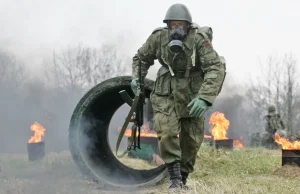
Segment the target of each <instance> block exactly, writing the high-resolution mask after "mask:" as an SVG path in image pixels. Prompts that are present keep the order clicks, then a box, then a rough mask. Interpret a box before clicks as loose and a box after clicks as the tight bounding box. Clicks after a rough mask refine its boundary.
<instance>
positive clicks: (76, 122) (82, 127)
mask: <svg viewBox="0 0 300 194" xmlns="http://www.w3.org/2000/svg"><path fill="white" fill-rule="evenodd" d="M131 80H132V77H131V76H121V77H115V78H111V79H108V80H106V81H104V82H102V83H100V84H98V85H96V86H95V87H93V88H92V89H91V90H89V91H88V92H87V93H86V94H85V95H84V96H83V97H82V99H81V100H80V101H79V103H78V104H77V106H76V108H75V110H74V112H73V115H72V117H71V120H70V125H69V148H70V151H71V154H72V158H73V160H74V162H75V163H76V165H77V166H78V167H79V169H80V171H81V172H82V173H83V174H84V175H85V176H87V177H88V178H90V179H92V180H94V181H96V182H98V183H99V184H101V185H102V186H103V187H104V188H106V189H122V190H124V189H132V188H145V187H149V186H153V185H157V184H159V183H160V182H161V181H162V180H163V178H165V177H166V176H167V170H166V167H165V166H164V165H162V166H159V167H157V168H154V169H151V170H136V169H132V168H129V167H128V166H126V165H124V164H122V163H121V162H120V161H119V160H118V159H117V158H116V157H115V155H114V154H113V152H112V150H111V149H110V146H109V141H108V128H109V123H110V120H111V118H112V116H113V115H114V113H115V111H116V110H117V109H118V108H119V107H120V106H122V105H123V104H124V101H123V99H122V98H121V97H120V95H119V93H118V92H119V91H121V90H126V91H127V92H128V93H129V95H131V96H132V97H133V93H132V91H131V89H130V82H131ZM153 85H154V81H152V80H149V79H145V95H146V97H149V96H150V92H151V90H152V88H153ZM125 117H126V115H124V118H125Z"/></svg>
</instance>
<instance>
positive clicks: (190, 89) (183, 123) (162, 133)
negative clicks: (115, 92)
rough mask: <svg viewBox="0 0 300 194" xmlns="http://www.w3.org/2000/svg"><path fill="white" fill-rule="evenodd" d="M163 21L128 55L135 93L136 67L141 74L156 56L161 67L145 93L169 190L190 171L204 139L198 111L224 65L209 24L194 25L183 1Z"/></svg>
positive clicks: (216, 88) (213, 93)
mask: <svg viewBox="0 0 300 194" xmlns="http://www.w3.org/2000/svg"><path fill="white" fill-rule="evenodd" d="M163 22H164V23H166V24H167V26H166V27H161V28H157V29H155V30H154V31H153V32H152V33H151V35H150V36H149V37H148V39H147V41H146V43H144V44H143V45H142V47H141V48H140V49H139V50H138V52H137V54H136V55H135V56H134V57H133V64H132V69H133V80H132V82H131V88H132V90H133V92H134V93H136V90H137V84H138V78H137V77H138V75H137V74H138V66H139V65H140V64H141V65H142V76H146V74H147V72H148V69H149V67H150V66H151V65H153V64H154V60H156V59H158V61H159V63H160V64H161V65H162V66H161V67H160V69H159V70H158V72H157V78H156V81H155V86H154V88H153V91H152V92H151V95H150V100H151V102H152V106H153V109H154V129H155V130H156V132H157V135H158V140H159V149H160V153H161V156H162V159H163V161H164V162H165V163H166V166H167V168H168V172H169V175H170V186H169V189H170V190H174V189H175V190H177V189H178V188H181V187H183V186H185V185H186V180H187V177H188V175H189V173H191V172H193V171H194V164H195V160H196V156H197V152H198V150H199V148H200V145H201V143H202V141H203V137H204V133H203V130H204V129H203V128H204V117H203V114H204V113H205V111H206V110H207V109H208V107H210V106H212V104H213V102H214V101H215V99H216V97H217V95H218V94H219V93H220V91H221V88H222V84H223V82H224V78H225V69H226V67H225V61H224V59H223V58H221V57H219V55H218V54H217V52H216V51H215V50H214V48H213V46H212V43H211V40H212V30H211V28H209V27H203V28H200V27H199V26H198V25H197V24H195V23H193V22H192V16H191V14H190V12H189V10H188V8H187V7H186V6H185V5H183V4H174V5H172V6H171V7H170V8H169V9H168V11H167V13H166V16H165V19H164V20H163ZM222 59H223V60H222ZM178 134H180V135H179V137H178Z"/></svg>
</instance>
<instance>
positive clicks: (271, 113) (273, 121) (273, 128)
mask: <svg viewBox="0 0 300 194" xmlns="http://www.w3.org/2000/svg"><path fill="white" fill-rule="evenodd" d="M275 111H276V109H275V107H274V106H273V105H270V106H269V107H268V114H267V115H266V116H265V120H266V123H265V130H266V134H265V135H264V145H265V146H267V147H271V148H274V147H277V144H276V143H275V142H274V134H275V133H276V132H278V133H280V132H282V131H283V130H284V129H285V123H284V121H283V120H282V118H281V117H280V115H279V114H276V112H275ZM280 135H281V134H280Z"/></svg>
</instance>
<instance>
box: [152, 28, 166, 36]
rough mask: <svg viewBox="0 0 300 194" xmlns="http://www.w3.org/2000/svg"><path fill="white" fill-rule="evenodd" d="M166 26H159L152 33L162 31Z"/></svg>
mask: <svg viewBox="0 0 300 194" xmlns="http://www.w3.org/2000/svg"><path fill="white" fill-rule="evenodd" d="M164 28H165V27H158V28H155V29H154V30H153V31H152V34H154V33H156V32H158V31H162V30H163V29H164Z"/></svg>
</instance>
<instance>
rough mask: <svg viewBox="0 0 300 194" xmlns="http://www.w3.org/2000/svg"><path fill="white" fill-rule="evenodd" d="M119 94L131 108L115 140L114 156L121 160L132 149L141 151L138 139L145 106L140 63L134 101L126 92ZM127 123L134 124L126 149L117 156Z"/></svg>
mask: <svg viewBox="0 0 300 194" xmlns="http://www.w3.org/2000/svg"><path fill="white" fill-rule="evenodd" d="M119 94H120V95H121V97H122V99H123V100H124V101H125V102H126V103H127V104H128V105H129V106H131V108H130V111H129V113H128V115H127V117H126V119H125V122H124V124H123V126H122V128H121V131H120V134H119V137H118V140H117V144H116V156H117V157H118V158H122V157H124V156H125V155H126V154H127V153H128V152H129V151H130V150H131V149H132V147H133V150H136V148H138V149H141V147H140V137H141V127H142V126H143V124H144V104H145V86H144V77H143V76H142V71H141V63H140V64H139V70H138V85H137V92H136V95H135V97H134V99H132V98H131V97H130V96H129V94H128V93H127V92H126V90H122V91H120V92H119ZM129 122H133V123H134V124H133V126H132V128H131V137H130V138H129V141H128V145H127V149H126V150H125V151H124V152H123V154H121V155H118V149H119V146H120V143H121V140H122V138H123V135H124V133H125V131H126V129H127V126H128V124H129Z"/></svg>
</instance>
